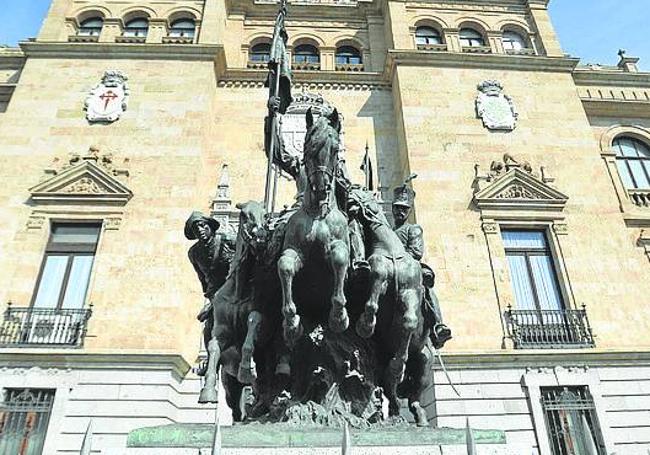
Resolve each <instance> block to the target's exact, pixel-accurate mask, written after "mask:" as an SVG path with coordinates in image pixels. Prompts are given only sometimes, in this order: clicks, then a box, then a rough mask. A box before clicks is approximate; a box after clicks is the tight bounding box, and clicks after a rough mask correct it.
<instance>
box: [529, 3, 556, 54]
mask: <svg viewBox="0 0 650 455" xmlns="http://www.w3.org/2000/svg"><path fill="white" fill-rule="evenodd" d="M527 1H528V14H529V15H530V17H531V19H532V20H533V25H534V27H535V29H536V31H537V36H538V40H539V41H538V43H537V44H538V50H539V51H540V53H542V54H546V55H547V56H548V57H563V56H564V52H563V51H562V47H561V46H560V42H559V41H558V39H557V35H556V34H555V30H554V29H553V24H552V23H551V18H550V16H549V14H548V8H547V5H548V0H527Z"/></svg>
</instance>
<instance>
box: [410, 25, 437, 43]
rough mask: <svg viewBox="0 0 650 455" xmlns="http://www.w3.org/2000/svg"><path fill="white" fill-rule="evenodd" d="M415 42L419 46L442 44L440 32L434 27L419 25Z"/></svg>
mask: <svg viewBox="0 0 650 455" xmlns="http://www.w3.org/2000/svg"><path fill="white" fill-rule="evenodd" d="M415 44H417V45H418V47H419V46H426V45H428V44H442V38H441V37H440V32H438V30H436V29H435V28H433V27H418V28H416V29H415Z"/></svg>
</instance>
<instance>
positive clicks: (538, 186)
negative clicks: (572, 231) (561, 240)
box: [474, 153, 568, 211]
mask: <svg viewBox="0 0 650 455" xmlns="http://www.w3.org/2000/svg"><path fill="white" fill-rule="evenodd" d="M475 170H476V177H475V180H474V187H475V188H476V193H475V195H474V202H475V203H476V205H477V206H478V207H479V209H481V210H484V209H500V210H512V209H521V210H545V211H561V210H563V209H564V206H565V205H566V202H567V200H568V197H567V196H565V195H564V194H562V193H560V192H559V191H557V190H556V189H554V188H552V187H551V186H549V183H551V182H553V181H554V179H551V178H548V177H547V176H546V175H545V171H544V168H540V172H539V173H537V172H535V171H533V168H532V166H531V165H530V163H528V162H527V161H524V162H519V161H517V160H516V159H515V158H513V157H512V156H511V155H509V154H507V153H506V154H505V155H504V157H503V161H493V162H492V164H491V165H490V170H489V172H487V173H486V174H485V175H480V174H479V170H478V165H476V166H475Z"/></svg>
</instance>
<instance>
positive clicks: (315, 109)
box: [281, 92, 340, 157]
mask: <svg viewBox="0 0 650 455" xmlns="http://www.w3.org/2000/svg"><path fill="white" fill-rule="evenodd" d="M309 108H311V110H312V113H313V114H314V116H315V117H316V116H320V115H322V114H323V113H328V112H331V111H332V110H333V109H334V108H333V107H332V105H331V104H329V103H328V102H327V101H326V100H325V99H324V98H323V96H322V95H321V94H317V93H309V92H302V93H298V94H296V95H294V96H293V100H292V101H291V104H290V105H289V107H288V108H287V112H286V113H285V114H284V115H283V116H282V128H281V131H282V140H283V142H284V147H285V150H286V151H287V153H289V154H290V155H292V156H298V157H302V153H303V148H304V145H305V133H306V132H307V123H306V121H305V114H306V113H307V110H308V109H309ZM339 115H340V114H339Z"/></svg>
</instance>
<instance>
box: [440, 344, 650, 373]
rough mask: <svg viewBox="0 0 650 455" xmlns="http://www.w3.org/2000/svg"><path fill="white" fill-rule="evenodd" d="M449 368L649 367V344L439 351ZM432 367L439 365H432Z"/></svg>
mask: <svg viewBox="0 0 650 455" xmlns="http://www.w3.org/2000/svg"><path fill="white" fill-rule="evenodd" d="M443 357H444V360H445V364H446V365H447V366H448V367H449V369H456V368H478V369H481V368H485V369H489V368H494V367H495V366H500V367H504V368H526V367H554V366H558V365H559V366H576V365H587V366H592V367H597V366H650V347H645V348H639V349H638V350H616V349H611V350H608V349H588V350H587V349H562V350H523V349H522V350H509V351H493V352H486V351H481V352H443ZM436 368H438V369H439V368H440V367H439V366H436Z"/></svg>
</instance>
